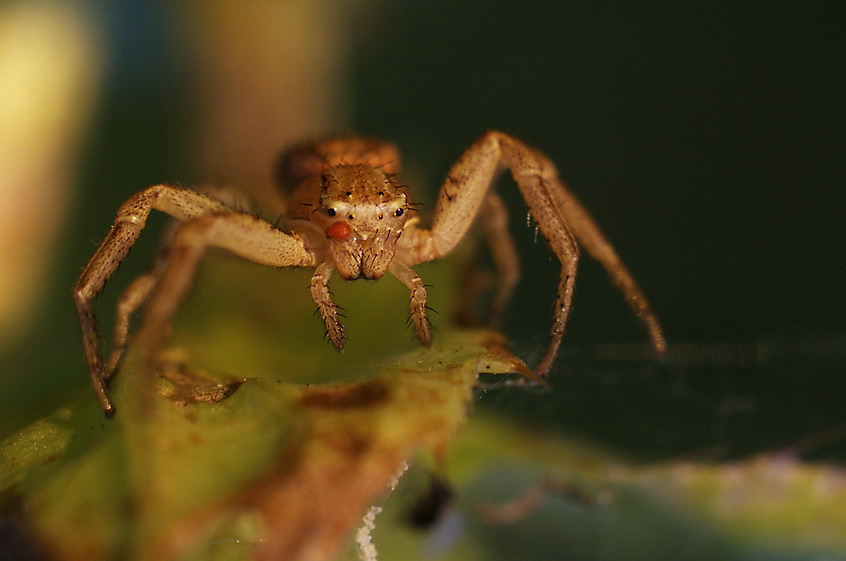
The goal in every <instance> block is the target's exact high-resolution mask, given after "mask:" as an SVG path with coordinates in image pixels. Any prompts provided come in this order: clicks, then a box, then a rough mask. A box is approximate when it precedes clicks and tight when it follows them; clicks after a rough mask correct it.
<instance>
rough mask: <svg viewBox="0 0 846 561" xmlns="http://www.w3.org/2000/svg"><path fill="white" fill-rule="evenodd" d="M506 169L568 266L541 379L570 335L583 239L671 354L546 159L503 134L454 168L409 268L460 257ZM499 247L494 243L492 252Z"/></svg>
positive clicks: (633, 286) (414, 237) (415, 236)
mask: <svg viewBox="0 0 846 561" xmlns="http://www.w3.org/2000/svg"><path fill="white" fill-rule="evenodd" d="M502 167H507V168H509V169H510V170H511V173H512V176H513V177H514V180H515V181H516V182H517V186H518V187H519V189H520V192H521V194H522V195H523V198H524V199H525V201H526V203H527V204H528V206H529V209H530V212H531V214H532V216H533V217H534V219H535V221H536V222H537V225H538V227H539V228H540V230H541V232H543V235H544V237H545V238H546V239H547V242H548V243H549V245H550V247H551V248H552V250H553V252H554V253H555V255H556V257H557V258H558V260H559V262H560V263H561V277H560V281H559V284H558V292H557V299H556V304H555V311H554V314H553V323H552V328H551V330H550V342H549V346H548V347H547V351H546V353H545V354H544V357H543V358H542V359H541V361H540V363H539V364H538V366H537V368H536V372H537V373H538V374H539V375H541V376H545V375H547V374H548V373H549V370H550V368H551V367H552V363H553V361H554V359H555V355H556V354H557V352H558V348H559V346H560V344H561V339H562V338H563V336H564V329H565V326H566V324H567V318H568V316H569V312H570V305H571V302H572V298H573V287H574V281H575V275H576V270H577V264H578V257H579V250H578V245H577V243H576V240H578V241H579V242H580V243H581V244H582V245H583V246H584V247H585V249H586V250H587V251H588V253H589V254H590V255H592V256H593V257H594V258H596V259H597V260H598V261H599V262H600V263H602V265H603V266H604V267H605V269H606V271H607V272H608V274H609V275H610V276H611V278H612V279H613V280H614V282H615V284H616V285H617V288H618V289H619V290H620V291H621V292H622V293H623V295H624V296H625V298H626V301H627V303H628V304H629V307H631V308H632V310H633V311H634V312H635V314H636V315H637V317H638V318H639V319H640V320H641V322H642V323H643V324H644V325H645V327H646V329H647V331H648V333H649V335H650V337H651V339H652V345H653V347H654V348H655V351H656V352H657V353H659V354H661V353H663V352H664V351H665V349H666V342H665V340H664V335H663V332H662V330H661V326H660V324H659V323H658V319H657V318H656V316H655V314H654V313H653V312H652V309H651V307H650V305H649V302H648V301H647V300H646V297H645V296H644V294H643V292H642V291H641V289H640V287H639V286H638V285H637V283H636V282H635V280H634V278H633V277H632V275H631V273H629V271H628V269H627V268H626V267H625V265H623V263H622V261H621V260H620V258H619V257H618V256H617V254H616V252H615V251H614V249H613V247H612V246H611V244H610V243H609V242H608V240H607V239H606V238H605V235H604V234H603V233H602V231H601V230H600V229H599V227H598V226H597V225H596V223H595V222H594V220H593V218H592V217H591V216H590V214H589V213H588V212H587V210H586V209H585V208H584V207H583V206H582V204H581V203H580V202H579V200H578V199H577V198H576V197H575V195H573V194H572V193H571V192H570V191H569V189H568V188H567V187H566V185H565V184H564V183H563V182H562V181H561V180H560V179H559V178H558V172H557V171H556V169H555V166H554V165H553V164H552V162H550V161H549V160H548V159H547V158H546V156H544V155H543V154H541V153H540V152H538V151H537V150H535V149H533V148H530V147H529V146H527V145H525V144H523V143H522V142H520V141H519V140H517V139H516V138H513V137H511V136H509V135H506V134H503V133H500V132H496V131H489V132H487V133H485V134H484V135H482V137H481V138H479V139H478V140H477V141H476V142H475V143H474V144H473V145H472V146H471V147H470V148H469V149H467V151H465V152H464V154H463V155H462V156H461V157H460V158H459V159H458V161H457V162H456V163H455V164H454V165H453V166H452V168H451V169H450V171H449V173H448V174H447V178H446V180H445V181H444V184H443V186H442V188H441V191H440V194H439V196H438V203H437V206H436V209H435V218H434V221H433V224H432V229H431V230H430V231H427V230H416V229H414V230H412V231H411V232H409V234H411V235H410V237H411V240H409V244H408V245H409V247H410V248H411V249H409V250H408V257H407V262H408V263H409V264H411V265H414V264H415V263H420V262H423V261H429V260H432V259H435V258H437V257H440V256H442V255H445V254H447V253H449V252H450V251H452V249H453V248H454V247H455V246H456V245H457V244H458V243H459V242H460V241H461V239H463V238H464V236H465V234H466V233H467V230H468V229H469V228H470V226H471V224H472V222H473V219H474V218H475V216H476V215H477V214H478V213H479V212H480V211H482V212H484V211H489V210H490V209H492V208H495V205H496V203H495V202H494V203H493V204H494V206H493V207H491V206H490V204H484V206H483V203H484V201H485V196H486V194H487V193H488V191H489V188H490V186H491V184H492V183H493V181H494V180H495V178H496V177H497V174H498V173H499V171H500V170H501V168H502ZM493 212H497V210H493ZM494 223H495V221H494ZM500 230H501V228H500ZM493 231H494V235H497V236H499V235H500V234H498V233H496V232H497V230H496V229H494V230H493ZM499 241H500V240H499V239H496V240H492V241H491V244H492V246H494V245H495V244H497V243H499ZM506 243H507V242H506ZM504 262H507V261H504Z"/></svg>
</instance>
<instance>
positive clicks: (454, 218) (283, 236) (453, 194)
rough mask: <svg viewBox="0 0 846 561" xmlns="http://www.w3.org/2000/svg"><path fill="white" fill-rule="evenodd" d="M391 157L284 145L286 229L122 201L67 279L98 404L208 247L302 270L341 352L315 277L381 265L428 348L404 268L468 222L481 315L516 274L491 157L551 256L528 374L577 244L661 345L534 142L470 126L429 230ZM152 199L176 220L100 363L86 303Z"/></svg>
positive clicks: (210, 212)
mask: <svg viewBox="0 0 846 561" xmlns="http://www.w3.org/2000/svg"><path fill="white" fill-rule="evenodd" d="M399 167H400V159H399V153H398V152H397V150H396V148H395V147H394V146H393V145H392V144H390V143H386V142H383V141H379V140H373V139H368V138H362V137H356V136H347V137H339V138H330V139H327V140H323V141H320V142H316V143H306V144H302V145H299V146H297V147H294V148H292V149H291V150H289V151H288V152H286V153H285V155H284V157H283V158H282V160H281V165H280V168H279V178H280V182H281V184H282V186H283V189H284V190H285V191H287V192H288V194H289V203H288V211H287V219H286V221H285V228H286V229H280V228H277V227H275V226H273V225H271V224H270V223H268V222H265V221H264V220H261V219H260V218H257V217H255V216H253V215H251V214H247V213H243V212H239V211H236V210H235V209H233V208H231V207H229V206H227V205H226V204H224V203H222V202H220V201H218V200H217V199H214V198H212V197H210V196H208V195H205V194H202V193H199V192H197V191H192V190H189V189H183V188H180V187H175V186H173V185H154V186H152V187H148V188H147V189H145V190H143V191H141V192H139V193H137V194H135V195H133V196H132V197H131V198H130V199H129V200H127V201H126V202H125V203H124V204H123V205H122V206H121V207H120V209H118V212H117V217H116V218H115V222H114V225H113V226H112V228H111V230H110V231H109V233H108V234H107V236H106V239H105V240H103V242H102V243H101V244H100V246H99V247H98V248H97V251H96V252H95V254H94V256H93V257H92V258H91V260H90V261H89V262H88V265H87V266H86V267H85V269H84V270H83V271H82V274H81V275H80V277H79V280H78V281H77V283H76V285H75V286H74V298H75V300H76V305H77V310H78V312H79V320H80V325H81V326H82V336H83V346H84V348H85V354H86V359H87V361H88V371H89V374H90V376H91V381H92V384H93V385H94V389H95V391H96V393H97V396H98V398H99V400H100V404H101V406H102V407H103V410H104V411H105V412H106V414H107V415H111V414H112V413H113V412H114V404H113V403H112V399H111V397H110V395H109V392H108V387H107V384H106V382H107V381H108V379H109V377H110V376H111V375H112V373H113V372H114V369H115V367H116V365H117V363H118V361H119V359H120V356H121V353H122V351H123V349H124V347H125V345H126V340H127V332H128V325H129V317H130V315H131V314H132V313H134V311H135V310H136V309H137V308H138V307H139V306H140V305H141V304H142V303H143V302H144V301H145V300H147V298H148V297H149V300H150V301H149V303H148V304H147V310H146V315H145V318H144V328H145V329H146V330H148V332H151V333H157V334H160V337H159V339H161V338H163V337H164V335H163V334H164V333H166V332H167V325H168V323H169V321H170V319H171V317H172V316H173V314H174V312H175V311H176V308H177V307H178V305H179V302H180V300H181V299H182V296H183V295H184V294H185V292H186V291H187V290H188V288H189V287H190V284H191V281H192V279H193V277H194V274H195V271H196V268H197V265H198V262H199V260H200V259H201V258H202V256H203V254H204V253H205V252H206V250H207V248H209V247H218V248H222V249H224V250H227V251H229V252H231V253H234V254H236V255H239V256H241V257H244V258H245V259H249V260H251V261H255V262H257V263H261V264H264V265H269V266H274V267H311V268H314V269H315V271H314V275H313V276H312V279H311V286H310V293H311V297H312V299H313V300H314V302H315V303H316V304H317V309H318V312H319V314H320V318H321V320H322V321H323V323H324V325H325V327H326V333H327V335H328V338H329V341H330V342H331V343H332V345H333V346H334V347H335V348H336V349H338V350H341V349H343V348H344V345H345V343H346V337H345V336H344V329H343V325H342V324H341V321H340V318H339V315H338V313H337V310H336V307H335V304H334V302H333V301H332V297H331V294H330V292H329V287H328V284H329V280H330V277H331V276H332V273H333V271H336V270H337V271H338V273H339V275H340V276H341V277H342V278H344V279H348V280H352V279H359V278H364V279H378V278H380V277H382V276H383V275H384V274H385V272H389V273H391V274H392V275H394V276H395V277H397V278H398V279H399V280H400V281H401V282H402V283H403V284H405V285H406V286H407V287H408V288H409V290H410V291H411V296H410V299H409V311H410V317H411V321H412V324H413V325H414V329H415V332H416V334H417V337H418V339H419V340H420V342H421V343H423V344H424V345H429V344H430V343H431V340H432V335H431V331H430V329H429V322H428V319H427V317H426V299H427V295H426V288H425V285H424V284H423V281H422V280H421V278H420V277H419V276H418V275H417V273H415V272H414V270H413V269H412V267H413V266H414V265H417V264H418V263H422V262H425V261H431V260H433V259H437V258H438V257H441V256H443V255H446V254H447V253H449V252H450V251H452V250H453V249H454V248H455V246H456V245H457V244H458V243H459V242H460V241H461V240H462V239H463V238H464V236H465V235H466V234H467V231H468V230H469V228H470V226H471V225H472V224H473V223H474V222H475V221H476V219H477V218H478V219H479V220H480V221H481V223H482V226H483V228H484V231H485V234H486V235H487V237H488V240H489V242H490V248H491V253H492V255H493V258H494V263H495V265H496V268H497V272H498V277H499V283H498V287H497V289H496V291H495V293H494V296H493V301H492V316H493V318H494V319H495V318H496V317H497V316H498V315H499V312H500V311H501V310H502V307H503V306H504V304H505V302H506V301H507V300H508V298H509V296H510V294H511V291H512V289H513V287H514V285H515V283H516V282H517V279H518V277H519V264H518V259H517V254H516V250H515V249H514V245H513V242H512V241H511V237H510V234H509V232H508V229H507V225H506V223H507V220H506V216H507V213H506V210H505V205H504V204H503V202H502V200H501V199H500V198H499V196H498V195H497V194H496V193H495V192H494V191H493V190H492V189H491V185H492V184H493V182H494V180H495V178H496V177H497V175H498V173H499V171H500V169H501V168H503V167H505V168H509V169H510V170H511V174H512V176H513V177H514V180H515V182H516V183H517V186H518V187H519V189H520V192H521V194H522V195H523V198H524V199H525V201H526V203H527V205H528V206H529V212H530V214H531V216H532V217H533V218H534V220H535V221H536V223H537V225H538V227H539V228H540V231H541V232H542V233H543V235H544V237H545V238H546V240H547V242H549V245H550V247H551V248H552V251H553V252H554V253H555V255H556V257H557V258H558V260H559V262H560V264H561V275H560V279H559V283H558V291H557V299H556V304H555V310H554V313H553V321H552V328H551V331H550V342H549V346H548V348H547V350H546V353H545V355H544V357H543V358H542V359H541V361H540V363H539V364H538V365H537V367H536V369H535V370H536V372H537V374H538V375H540V376H546V375H547V374H548V373H549V370H550V368H551V367H552V363H553V361H554V359H555V356H556V354H557V352H558V347H559V346H560V344H561V339H562V337H563V336H564V327H565V325H566V323H567V318H568V315H569V312H570V304H571V301H572V298H573V286H574V282H575V278H576V268H577V264H578V257H579V249H578V245H577V242H579V243H581V245H582V246H583V247H584V248H585V249H586V250H587V251H588V253H590V254H591V255H592V256H593V257H595V258H596V259H597V260H599V261H600V262H601V263H602V264H603V266H605V268H606V270H607V271H608V273H609V275H610V276H611V278H612V279H613V280H614V282H615V283H616V284H617V287H618V288H619V289H620V290H621V291H622V292H623V294H624V296H625V297H626V300H627V302H628V304H629V306H630V307H631V308H632V309H633V310H634V312H635V313H636V314H637V316H638V317H639V318H640V319H641V321H642V322H643V323H644V324H645V326H646V328H647V330H648V332H649V335H650V337H651V339H652V344H653V347H654V348H655V350H656V351H658V352H659V353H660V352H663V351H664V349H665V342H664V337H663V334H662V331H661V327H660V325H659V324H658V320H657V319H656V317H655V315H654V314H653V313H652V310H651V308H650V306H649V303H648V302H647V300H646V298H645V297H644V295H643V293H642V292H641V290H640V288H639V287H638V285H637V283H636V282H635V280H634V278H633V277H632V276H631V274H630V273H629V271H628V270H627V269H626V267H625V266H624V265H623V263H622V261H620V259H619V257H617V254H616V252H615V251H614V249H613V248H612V246H611V244H610V243H608V241H607V240H606V239H605V236H604V235H603V234H602V232H601V231H600V230H599V228H598V226H597V225H596V224H595V222H594V221H593V219H592V218H591V216H590V215H589V214H588V212H587V210H586V209H585V208H584V207H583V206H582V205H581V203H580V202H579V201H578V199H577V198H576V197H575V196H574V195H573V194H572V193H570V191H569V189H567V187H566V186H565V185H564V183H563V182H562V181H561V180H560V179H559V178H558V173H557V171H556V169H555V166H554V165H553V164H552V163H551V162H550V161H549V159H547V158H546V156H544V155H543V154H542V153H541V152H539V151H537V150H535V149H533V148H530V147H529V146H527V145H525V144H523V143H522V142H521V141H519V140H517V139H516V138H514V137H512V136H509V135H507V134H503V133H500V132H496V131H490V132H487V133H485V134H484V135H482V136H481V137H480V138H479V139H478V140H477V141H476V142H475V143H473V145H472V146H471V147H470V148H469V149H467V151H466V152H465V153H464V154H463V155H462V156H461V157H460V158H459V159H458V161H457V162H456V163H455V164H454V165H453V167H452V168H451V169H450V171H449V173H448V174H447V178H446V180H445V181H444V184H443V186H442V187H441V190H440V194H439V196H438V201H437V205H436V207H435V215H434V220H433V224H432V228H431V229H430V230H426V229H422V228H418V227H417V225H416V221H417V220H416V217H415V218H414V219H409V218H410V216H409V215H410V210H413V207H412V205H411V204H410V203H409V199H408V194H407V192H406V188H405V187H404V186H402V185H400V184H399V183H397V182H396V179H395V176H396V174H397V173H398V171H399ZM152 209H157V210H160V211H163V212H166V213H168V214H170V215H172V216H173V217H175V218H177V219H178V220H181V221H182V222H183V224H182V225H181V226H180V228H178V229H177V231H176V232H175V234H174V235H173V238H172V240H171V242H170V246H169V248H168V252H167V255H168V257H167V259H165V260H163V261H162V262H161V263H160V264H159V265H158V266H157V267H155V268H154V269H153V271H151V272H150V273H148V274H146V275H144V276H142V277H141V278H139V279H138V280H136V281H135V282H134V283H133V284H132V285H131V286H130V288H129V289H128V290H127V292H126V294H125V295H124V297H123V298H122V299H121V303H120V305H119V308H118V322H117V329H116V333H115V349H114V350H113V352H112V356H111V357H110V359H109V361H108V362H106V363H104V361H103V357H102V354H101V350H100V340H99V337H98V335H97V331H96V320H95V317H94V312H93V300H94V298H95V297H96V296H97V294H98V293H99V292H100V291H101V290H102V289H103V286H104V285H105V283H106V281H107V280H108V279H109V277H111V276H112V275H113V274H114V272H115V271H116V270H117V267H118V265H119V264H120V262H121V261H122V260H123V259H124V257H126V254H127V253H128V251H129V249H130V248H131V247H132V245H133V244H134V243H135V240H136V239H137V238H138V236H139V235H140V233H141V230H142V229H143V228H144V225H145V223H146V220H147V216H148V215H149V213H150V211H151V210H152Z"/></svg>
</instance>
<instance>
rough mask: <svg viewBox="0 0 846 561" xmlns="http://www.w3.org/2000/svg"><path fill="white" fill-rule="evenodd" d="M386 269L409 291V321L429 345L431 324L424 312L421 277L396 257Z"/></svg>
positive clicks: (418, 336)
mask: <svg viewBox="0 0 846 561" xmlns="http://www.w3.org/2000/svg"><path fill="white" fill-rule="evenodd" d="M388 270H389V271H390V272H391V274H393V275H394V276H395V277H396V278H397V279H399V281H400V282H401V283H403V284H404V285H405V286H407V287H408V288H409V290H410V291H411V297H410V298H409V315H410V317H411V322H412V323H413V324H414V332H415V333H416V334H417V338H418V339H419V340H420V342H421V343H422V344H423V345H425V346H427V347H428V346H430V345H431V344H432V326H431V325H430V323H429V318H428V316H427V314H426V299H427V295H426V286H425V285H424V284H423V279H421V278H420V277H419V276H418V275H417V273H415V272H414V271H413V270H412V269H411V267H409V266H408V265H405V264H403V263H401V262H399V261H397V260H396V259H395V260H393V261H391V264H390V265H389V266H388Z"/></svg>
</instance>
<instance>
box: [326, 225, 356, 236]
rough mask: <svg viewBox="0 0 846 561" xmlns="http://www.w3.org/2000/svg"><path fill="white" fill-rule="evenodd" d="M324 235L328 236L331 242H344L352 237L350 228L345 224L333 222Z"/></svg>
mask: <svg viewBox="0 0 846 561" xmlns="http://www.w3.org/2000/svg"><path fill="white" fill-rule="evenodd" d="M326 233H327V234H329V237H330V238H332V239H333V240H339V241H340V240H345V239H347V238H348V237H350V235H352V226H350V225H349V224H347V223H346V222H335V223H334V224H332V225H331V226H329V229H328V230H326Z"/></svg>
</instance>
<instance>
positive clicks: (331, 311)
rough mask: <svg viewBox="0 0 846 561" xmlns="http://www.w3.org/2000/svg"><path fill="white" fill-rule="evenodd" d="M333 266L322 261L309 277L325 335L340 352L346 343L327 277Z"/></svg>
mask: <svg viewBox="0 0 846 561" xmlns="http://www.w3.org/2000/svg"><path fill="white" fill-rule="evenodd" d="M334 270H335V267H334V266H333V265H332V263H331V262H329V261H324V262H323V263H321V264H320V265H318V266H317V269H315V271H314V275H312V277H311V286H310V291H311V298H312V300H314V303H315V304H317V313H318V314H319V315H320V319H321V320H323V325H324V326H325V328H326V337H327V338H328V339H329V342H330V343H332V346H333V347H334V348H335V350H336V351H338V352H341V351H343V350H344V346H345V345H346V342H347V340H346V336H345V335H344V325H343V324H342V323H341V320H340V319H338V307H337V306H336V305H335V302H334V301H333V300H332V293H331V292H330V291H329V279H330V277H331V276H332V272H333V271H334Z"/></svg>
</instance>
